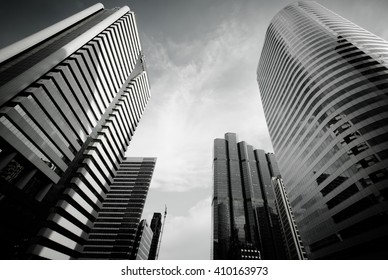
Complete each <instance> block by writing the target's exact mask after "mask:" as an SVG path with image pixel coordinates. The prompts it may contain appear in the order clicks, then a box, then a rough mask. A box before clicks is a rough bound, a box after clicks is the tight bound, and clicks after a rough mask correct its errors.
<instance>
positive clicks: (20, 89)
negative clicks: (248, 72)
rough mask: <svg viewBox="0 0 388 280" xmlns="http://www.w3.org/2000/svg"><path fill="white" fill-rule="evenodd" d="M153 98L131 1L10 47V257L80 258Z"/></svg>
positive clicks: (1, 62)
mask: <svg viewBox="0 0 388 280" xmlns="http://www.w3.org/2000/svg"><path fill="white" fill-rule="evenodd" d="M149 98H150V92H149V84H148V78H147V73H146V71H145V66H144V61H143V56H142V50H141V45H140V41H139V36H138V32H137V27H136V23H135V18H134V13H133V12H131V11H130V10H129V8H128V7H123V8H115V9H112V10H106V9H104V7H103V6H102V5H101V4H96V5H94V6H92V7H90V8H88V9H86V10H84V11H82V12H80V13H78V14H76V15H74V16H71V17H69V18H67V19H65V20H63V21H61V22H59V23H57V24H55V25H53V26H50V27H48V28H47V29H45V30H43V31H41V32H38V33H36V34H34V35H32V36H30V37H28V38H26V39H24V40H22V41H20V42H17V43H15V44H13V45H11V46H9V47H7V48H4V49H2V50H1V52H0V185H1V189H0V221H1V223H2V230H1V231H0V243H1V248H2V249H1V250H0V252H1V253H0V254H1V258H5V259H12V258H26V257H32V258H50V259H69V258H77V257H79V255H80V253H81V250H82V244H83V243H84V242H85V238H86V237H87V236H88V233H89V231H90V229H91V227H92V225H93V221H94V220H95V218H96V217H97V214H98V210H99V209H100V207H101V206H102V205H103V202H104V200H105V199H106V197H107V194H108V193H109V191H110V188H111V187H110V185H111V183H112V182H113V178H114V177H115V175H116V173H117V170H118V169H119V166H120V164H121V162H122V161H123V159H124V153H125V151H126V150H127V147H128V145H129V143H130V140H131V138H132V135H133V133H134V130H135V128H136V126H137V124H138V122H139V120H140V118H141V115H142V113H143V111H144V109H145V106H146V104H147V102H148V99H149ZM27 248H29V249H28V254H27V255H26V250H27Z"/></svg>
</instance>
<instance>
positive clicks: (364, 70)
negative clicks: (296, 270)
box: [257, 1, 388, 259]
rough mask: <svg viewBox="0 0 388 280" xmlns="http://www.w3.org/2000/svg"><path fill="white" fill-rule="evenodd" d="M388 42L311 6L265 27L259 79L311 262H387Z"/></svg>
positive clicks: (297, 7)
mask: <svg viewBox="0 0 388 280" xmlns="http://www.w3.org/2000/svg"><path fill="white" fill-rule="evenodd" d="M387 66H388V43H387V42H385V41H384V40H382V39H380V38H378V37H377V36H375V35H373V34H371V33H369V32H367V31H365V30H364V29H362V28H360V27H358V26H356V25H355V24H353V23H351V22H349V21H347V20H346V19H344V18H342V17H340V16H338V15H336V14H334V13H333V12H331V11H329V10H327V9H326V8H324V7H322V6H321V5H319V4H317V3H315V2H303V1H301V2H297V3H294V4H291V5H289V6H287V7H286V8H284V9H283V10H281V11H280V12H279V13H278V14H277V15H276V16H275V17H274V19H273V20H272V22H271V24H270V26H269V27H268V30H267V34H266V39H265V43H264V47H263V51H262V54H261V57H260V62H259V65H258V68H257V79H258V83H259V87H260V94H261V97H262V101H263V107H264V112H265V116H266V120H267V124H268V128H269V131H270V136H271V140H272V143H273V146H274V150H275V152H276V155H277V159H278V163H279V168H280V172H281V174H282V177H283V180H284V184H285V188H286V190H287V193H288V197H289V200H290V202H291V205H292V209H293V212H294V216H295V220H296V222H297V224H298V226H299V230H300V234H301V237H302V240H303V243H304V245H305V246H306V249H307V252H308V255H309V258H313V259H353V258H361V259H368V258H376V259H379V258H383V259H384V258H386V255H387V252H388V242H387V240H388V239H387V237H388V219H387V218H388V216H387V215H388V202H387V198H388V197H387V193H388V189H387V182H388V181H387V180H388V171H387V170H388V169H387V167H388V166H387V157H388V127H387V125H386V124H387V123H388V122H387V108H388V99H387V88H388V68H387Z"/></svg>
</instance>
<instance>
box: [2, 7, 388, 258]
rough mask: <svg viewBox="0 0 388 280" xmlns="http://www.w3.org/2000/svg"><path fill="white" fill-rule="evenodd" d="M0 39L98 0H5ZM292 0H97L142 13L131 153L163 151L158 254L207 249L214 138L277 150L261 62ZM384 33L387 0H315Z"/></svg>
mask: <svg viewBox="0 0 388 280" xmlns="http://www.w3.org/2000/svg"><path fill="white" fill-rule="evenodd" d="M1 2H2V3H1V8H0V34H1V36H0V48H2V47H5V46H7V45H8V44H10V43H13V42H15V41H18V40H20V39H22V38H24V37H26V36H28V35H31V34H33V33H35V32H37V31H39V30H41V29H43V28H45V27H47V26H49V25H51V24H53V23H56V22H58V21H60V20H62V19H64V18H66V17H68V16H70V15H72V14H74V13H76V12H78V11H81V10H83V9H85V8H87V7H89V6H91V5H92V4H95V3H96V1H89V0H84V1H75V0H66V1H65V0H56V1H48V0H35V1H34V0H29V1H27V0H23V1H10V0H1ZM291 2H294V1H286V0H272V1H270V0H240V1H233V0H191V1H189V0H186V1H185V0H128V1H118V0H117V1H113V0H109V1H101V3H103V4H104V6H105V8H113V7H122V6H124V5H127V6H129V7H130V9H131V10H132V11H134V12H135V14H136V20H137V25H138V30H139V33H140V37H141V41H142V47H143V51H144V54H145V59H146V64H147V68H148V74H149V80H150V84H151V99H150V102H149V104H148V106H147V108H146V110H145V113H144V115H143V118H142V120H141V121H140V123H139V126H138V129H137V130H136V133H135V135H134V138H133V140H132V142H131V145H130V147H129V152H128V156H152V157H157V158H158V160H157V164H156V169H155V173H154V176H153V179H152V183H151V188H150V190H149V193H148V198H147V203H146V207H145V211H144V217H145V218H147V219H148V221H149V222H150V219H151V217H152V213H153V212H155V211H158V212H163V210H164V205H165V204H167V206H168V215H167V221H166V225H165V231H164V235H163V242H162V246H161V251H160V254H159V258H160V259H209V258H210V243H211V241H210V230H211V208H210V204H211V195H212V147H213V140H214V139H215V138H222V137H223V136H224V134H225V133H226V132H236V133H237V134H238V135H239V138H240V140H244V141H247V142H248V143H250V144H252V145H253V146H254V147H256V148H260V149H264V150H266V151H268V152H272V145H271V142H270V139H269V134H268V131H267V127H266V124H265V119H264V115H263V109H262V107H261V103H260V102H261V101H260V96H259V89H258V86H257V82H256V67H257V63H258V61H259V57H260V53H261V48H262V45H263V40H264V36H265V32H266V29H267V27H268V25H269V23H270V21H271V19H272V18H273V16H274V15H275V14H276V13H277V12H278V11H280V9H282V8H283V7H285V6H286V5H287V4H288V3H291ZM317 2H319V3H321V4H322V5H324V6H325V7H327V8H329V9H330V10H332V11H334V12H336V13H337V14H339V15H341V16H343V17H345V18H347V19H349V20H351V21H353V22H354V23H356V24H358V25H360V26H361V27H363V28H365V29H367V30H369V31H371V32H372V33H374V34H376V35H378V36H380V37H382V38H384V39H385V40H388V18H387V12H388V1H387V0H368V1H360V0H358V1H357V0H322V1H317Z"/></svg>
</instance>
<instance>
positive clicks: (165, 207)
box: [155, 205, 167, 260]
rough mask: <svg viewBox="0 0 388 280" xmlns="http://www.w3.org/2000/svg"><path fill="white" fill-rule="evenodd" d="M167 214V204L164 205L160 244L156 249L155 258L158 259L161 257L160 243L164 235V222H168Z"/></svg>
mask: <svg viewBox="0 0 388 280" xmlns="http://www.w3.org/2000/svg"><path fill="white" fill-rule="evenodd" d="M166 216H167V205H164V217H163V223H162V230H161V231H160V238H159V244H158V249H157V250H156V256H155V260H157V259H158V257H159V250H160V245H161V243H162V236H163V230H164V224H165V222H166Z"/></svg>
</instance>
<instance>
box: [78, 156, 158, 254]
mask: <svg viewBox="0 0 388 280" xmlns="http://www.w3.org/2000/svg"><path fill="white" fill-rule="evenodd" d="M155 163H156V158H132V157H131V158H126V159H124V161H123V162H122V163H121V164H120V168H119V170H118V171H117V173H116V176H115V177H114V180H113V183H112V184H111V185H110V190H109V191H108V194H107V196H106V198H105V200H104V202H103V203H102V206H101V209H99V211H98V216H97V218H96V220H95V222H94V224H93V226H92V228H91V230H90V232H89V235H88V237H87V241H86V242H85V244H84V247H83V250H82V251H83V253H82V255H81V258H84V259H148V251H149V248H150V246H151V240H152V230H151V229H150V228H149V226H148V225H147V222H146V221H145V220H142V221H140V218H141V216H142V213H143V208H144V204H145V200H146V197H147V193H148V188H149V186H150V183H151V178H152V174H153V171H154V168H155ZM149 235H151V236H149Z"/></svg>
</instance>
